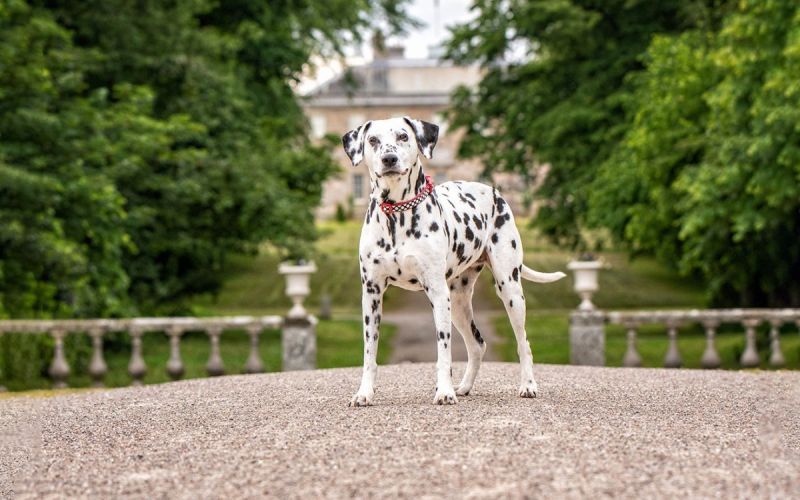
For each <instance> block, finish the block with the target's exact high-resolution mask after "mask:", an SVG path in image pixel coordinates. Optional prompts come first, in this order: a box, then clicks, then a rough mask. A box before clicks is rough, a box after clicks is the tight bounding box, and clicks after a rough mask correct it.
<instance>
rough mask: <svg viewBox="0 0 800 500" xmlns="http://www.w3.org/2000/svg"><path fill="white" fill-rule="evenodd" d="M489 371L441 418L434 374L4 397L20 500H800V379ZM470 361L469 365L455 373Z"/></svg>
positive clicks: (330, 375) (10, 489)
mask: <svg viewBox="0 0 800 500" xmlns="http://www.w3.org/2000/svg"><path fill="white" fill-rule="evenodd" d="M536 368H537V374H538V378H539V385H540V388H541V389H542V394H541V396H540V397H539V398H538V399H533V400H530V399H520V398H517V397H516V396H515V395H514V393H515V389H516V375H517V366H516V365H514V364H506V363H488V364H486V365H484V367H483V370H482V372H481V374H480V375H479V377H478V381H477V384H476V387H475V389H474V391H473V394H472V395H470V396H469V397H463V398H461V399H460V403H459V404H458V405H455V406H434V405H432V404H430V401H431V399H432V396H433V384H434V367H433V365H432V364H427V363H426V364H405V365H394V366H387V367H381V369H380V371H379V376H378V392H377V395H376V406H373V407H369V408H348V407H347V405H346V403H347V401H348V400H349V398H350V396H351V393H352V392H353V391H354V390H355V389H356V386H357V384H358V380H359V377H360V369H358V368H344V369H336V370H318V371H310V372H290V373H274V374H265V375H248V376H230V377H222V378H216V379H201V380H191V381H185V382H177V383H169V384H163V385H153V386H147V387H138V388H128V389H116V390H108V391H98V392H84V393H78V394H68V395H64V396H58V397H52V398H41V399H32V398H21V397H19V398H11V399H4V400H0V492H3V493H4V494H5V495H7V496H11V495H12V494H14V493H16V494H18V495H19V496H20V497H21V498H41V497H45V498H48V497H51V498H58V497H104V498H115V497H138V498H192V499H194V498H219V497H229V498H248V497H249V498H254V497H262V496H266V497H271V498H315V497H318V496H324V497H331V498H336V497H353V496H357V497H373V496H376V497H428V498H430V497H452V498H497V497H504V498H516V497H523V496H536V497H543V498H570V497H592V498H594V497H617V496H620V497H628V498H632V497H645V498H647V497H659V498H667V497H675V496H679V495H680V496H690V497H712V496H713V497H723V498H730V497H755V498H768V497H772V498H785V497H791V496H795V497H796V496H797V495H798V493H799V492H800V413H799V412H798V411H797V410H798V407H799V406H800V373H793V372H720V371H716V372H707V371H696V370H666V369H624V368H589V367H571V366H555V365H538V366H537V367H536ZM461 370H463V364H458V365H457V367H456V370H455V372H456V373H455V375H456V376H459V375H460V371H461Z"/></svg>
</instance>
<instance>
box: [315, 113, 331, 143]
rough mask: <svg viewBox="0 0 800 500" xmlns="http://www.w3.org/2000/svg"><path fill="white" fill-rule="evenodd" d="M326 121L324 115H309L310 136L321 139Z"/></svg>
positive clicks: (326, 125) (326, 124)
mask: <svg viewBox="0 0 800 500" xmlns="http://www.w3.org/2000/svg"><path fill="white" fill-rule="evenodd" d="M327 127H328V123H327V120H326V119H325V117H324V116H322V115H314V116H312V117H311V136H312V137H313V138H314V139H322V138H323V137H324V136H325V133H326V132H327V131H328V130H327Z"/></svg>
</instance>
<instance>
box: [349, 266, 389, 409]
mask: <svg viewBox="0 0 800 500" xmlns="http://www.w3.org/2000/svg"><path fill="white" fill-rule="evenodd" d="M376 281H377V280H370V279H367V280H366V282H365V283H364V285H363V287H362V289H361V309H362V310H363V312H364V371H363V373H362V374H361V387H359V389H358V392H357V393H356V395H355V396H353V399H352V400H351V401H350V406H369V405H371V404H372V398H373V396H374V395H375V376H376V374H377V372H378V362H377V356H378V333H379V332H378V330H379V329H380V328H379V327H380V324H381V312H382V310H383V292H384V290H383V289H382V288H381V287H380V285H379V284H378V283H377V282H376Z"/></svg>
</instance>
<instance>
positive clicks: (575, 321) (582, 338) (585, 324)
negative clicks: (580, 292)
mask: <svg viewBox="0 0 800 500" xmlns="http://www.w3.org/2000/svg"><path fill="white" fill-rule="evenodd" d="M569 360H570V363H571V364H573V365H591V366H605V364H606V330H605V316H604V315H603V314H602V313H600V312H597V311H573V312H572V313H571V314H570V316H569Z"/></svg>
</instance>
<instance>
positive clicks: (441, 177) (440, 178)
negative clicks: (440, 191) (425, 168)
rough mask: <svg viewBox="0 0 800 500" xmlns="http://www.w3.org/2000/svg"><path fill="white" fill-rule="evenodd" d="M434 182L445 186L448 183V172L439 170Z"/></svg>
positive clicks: (434, 175)
mask: <svg viewBox="0 0 800 500" xmlns="http://www.w3.org/2000/svg"><path fill="white" fill-rule="evenodd" d="M433 182H435V183H436V184H444V183H445V182H447V172H445V171H444V170H439V171H437V172H436V173H434V174H433Z"/></svg>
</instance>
